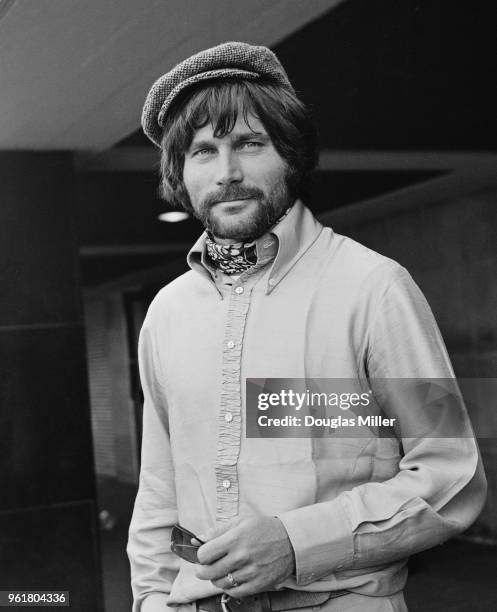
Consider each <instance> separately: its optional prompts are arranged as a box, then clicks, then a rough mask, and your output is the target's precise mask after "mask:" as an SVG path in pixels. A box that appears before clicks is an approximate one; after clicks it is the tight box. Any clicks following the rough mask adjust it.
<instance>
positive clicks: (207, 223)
mask: <svg viewBox="0 0 497 612" xmlns="http://www.w3.org/2000/svg"><path fill="white" fill-rule="evenodd" d="M289 174H290V172H289V171H287V173H286V174H285V176H284V177H282V178H281V179H279V180H278V181H276V182H275V183H274V184H273V186H272V187H271V189H270V191H269V192H268V193H264V192H263V191H262V190H261V189H259V188H258V187H249V186H243V185H239V184H237V183H233V184H230V185H226V186H225V187H223V188H222V189H219V190H218V191H216V192H215V193H212V194H209V195H207V196H206V197H205V198H204V199H203V200H202V201H201V202H198V203H196V205H195V207H193V206H192V205H191V202H189V204H190V206H189V208H190V210H192V211H193V214H194V216H195V217H196V218H197V219H198V220H199V221H200V222H201V223H202V225H203V226H204V228H205V229H206V230H207V231H208V232H210V233H211V234H212V235H213V236H214V237H215V238H223V239H230V240H234V241H236V242H250V241H252V240H255V239H257V238H259V237H260V236H262V235H263V234H264V233H266V231H267V230H268V229H269V228H270V227H271V226H272V225H274V224H275V223H276V221H278V219H279V218H280V217H281V216H282V215H283V213H284V212H285V210H286V209H287V208H288V207H289V206H290V205H291V204H292V202H293V197H292V193H291V191H290V188H289V184H290V183H291V179H290V177H289V176H288V175H289ZM289 179H290V180H289ZM233 200H250V201H251V202H247V206H246V207H243V208H240V210H239V211H236V212H235V213H234V214H230V213H227V212H226V211H223V210H220V209H219V208H218V207H217V206H216V204H217V203H219V202H229V201H233ZM242 206H243V205H242Z"/></svg>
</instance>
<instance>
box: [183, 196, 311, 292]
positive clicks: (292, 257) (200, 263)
mask: <svg viewBox="0 0 497 612" xmlns="http://www.w3.org/2000/svg"><path fill="white" fill-rule="evenodd" d="M322 229H323V226H322V225H321V223H319V221H317V219H315V217H314V215H313V214H312V213H311V211H310V210H309V209H308V208H307V207H306V206H305V205H304V204H303V202H302V201H301V200H296V201H295V203H294V205H293V206H292V208H291V209H290V211H289V212H288V214H286V215H285V216H284V217H283V218H282V219H281V221H280V222H279V223H277V224H276V225H275V226H274V227H273V228H272V229H271V231H270V232H268V233H266V234H264V235H263V236H261V237H260V238H258V239H257V240H256V247H257V255H258V258H259V257H260V256H261V255H262V253H264V252H265V251H267V246H264V245H267V243H268V242H269V240H270V237H271V236H274V237H275V238H276V244H275V245H274V246H273V247H272V248H271V249H270V250H271V251H272V250H273V249H277V252H276V256H275V258H274V261H273V264H272V266H271V269H270V272H269V277H268V281H267V290H266V293H271V291H272V290H273V289H274V288H275V287H276V286H277V285H278V283H279V282H280V281H281V280H282V279H283V278H284V277H285V276H286V274H287V273H288V272H289V271H290V270H291V269H292V268H293V266H294V265H295V264H296V263H297V261H298V260H299V259H300V258H301V257H302V255H303V254H304V253H305V252H306V251H307V249H308V248H309V247H310V246H311V244H312V243H313V242H314V241H315V240H316V238H317V237H318V236H319V234H320V233H321V230H322ZM206 237H207V232H204V233H203V234H202V235H201V236H200V237H199V239H198V240H197V241H196V242H195V244H194V245H193V247H192V248H191V249H190V251H189V253H188V255H187V258H186V260H187V263H188V265H189V266H190V268H191V269H192V270H195V271H196V272H199V273H200V274H202V275H203V276H205V277H206V278H207V279H208V280H210V281H211V282H214V273H215V270H214V269H213V268H212V266H211V265H210V264H209V262H208V259H207V254H206V246H205V239H206Z"/></svg>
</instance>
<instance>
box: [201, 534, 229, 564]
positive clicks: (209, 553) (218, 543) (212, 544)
mask: <svg viewBox="0 0 497 612" xmlns="http://www.w3.org/2000/svg"><path fill="white" fill-rule="evenodd" d="M199 537H200V536H199ZM234 544H235V537H234V535H233V533H232V531H231V529H230V530H229V531H226V532H225V533H223V534H222V535H220V536H217V537H215V538H214V539H212V540H209V541H208V542H206V543H205V544H202V546H201V547H200V548H199V549H198V551H197V557H198V560H199V562H200V563H201V564H202V565H210V564H212V563H214V562H216V561H218V560H219V559H221V558H222V557H224V556H226V555H227V554H228V553H229V552H230V551H231V550H232V548H233V546H234Z"/></svg>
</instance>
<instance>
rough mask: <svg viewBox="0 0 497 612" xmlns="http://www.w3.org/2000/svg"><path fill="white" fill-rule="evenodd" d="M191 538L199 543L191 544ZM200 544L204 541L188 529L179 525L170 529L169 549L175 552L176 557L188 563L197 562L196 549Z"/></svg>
mask: <svg viewBox="0 0 497 612" xmlns="http://www.w3.org/2000/svg"><path fill="white" fill-rule="evenodd" d="M192 539H195V540H197V541H198V542H200V544H197V545H195V544H192ZM202 544H205V542H203V541H202V540H201V539H200V538H198V537H197V536H196V535H195V534H194V533H192V532H191V531H188V529H185V528H184V527H182V526H181V525H174V527H173V529H172V531H171V550H172V551H173V553H175V554H177V555H178V557H181V559H184V560H185V561H189V562H190V563H199V560H198V557H197V550H198V549H199V548H200V546H201V545H202Z"/></svg>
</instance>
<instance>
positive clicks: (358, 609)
mask: <svg viewBox="0 0 497 612" xmlns="http://www.w3.org/2000/svg"><path fill="white" fill-rule="evenodd" d="M197 610H198V608H197ZM291 612H408V610H407V605H406V602H405V600H404V594H403V592H402V591H399V592H398V593H394V594H393V595H388V596H385V597H371V596H368V595H359V594H358V593H349V594H348V595H344V596H343V597H338V598H336V599H330V600H329V601H327V602H325V603H324V604H322V605H320V606H312V607H307V608H294V609H293V610H292V611H291Z"/></svg>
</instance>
